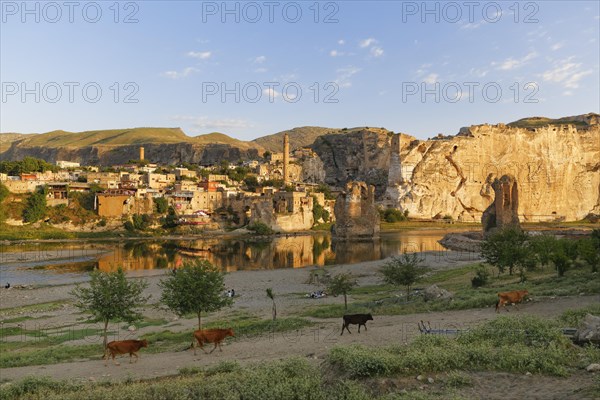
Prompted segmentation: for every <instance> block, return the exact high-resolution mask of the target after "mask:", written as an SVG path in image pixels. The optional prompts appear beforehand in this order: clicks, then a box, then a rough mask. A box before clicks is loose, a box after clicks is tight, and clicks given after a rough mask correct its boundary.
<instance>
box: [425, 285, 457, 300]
mask: <svg viewBox="0 0 600 400" xmlns="http://www.w3.org/2000/svg"><path fill="white" fill-rule="evenodd" d="M453 297H454V295H453V294H452V293H450V292H449V291H447V290H446V289H443V288H440V287H438V286H437V285H431V286H429V287H428V288H426V289H425V290H424V291H423V298H424V299H425V301H431V300H452V298H453Z"/></svg>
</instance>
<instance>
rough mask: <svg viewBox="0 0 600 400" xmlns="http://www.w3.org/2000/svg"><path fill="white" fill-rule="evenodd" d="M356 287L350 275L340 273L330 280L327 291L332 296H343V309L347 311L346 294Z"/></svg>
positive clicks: (356, 283)
mask: <svg viewBox="0 0 600 400" xmlns="http://www.w3.org/2000/svg"><path fill="white" fill-rule="evenodd" d="M357 285H358V282H356V279H355V278H354V276H353V275H352V274H347V273H341V274H337V275H335V276H334V277H332V278H331V280H330V281H329V284H328V285H327V291H328V292H329V293H330V294H332V295H334V296H338V295H344V309H346V310H347V309H348V293H350V291H351V290H352V288H354V287H355V286H357Z"/></svg>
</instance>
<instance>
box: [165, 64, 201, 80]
mask: <svg viewBox="0 0 600 400" xmlns="http://www.w3.org/2000/svg"><path fill="white" fill-rule="evenodd" d="M194 72H200V70H199V69H197V68H194V67H187V68H184V69H183V70H181V71H166V72H163V73H162V74H161V75H162V76H164V77H166V78H169V79H182V78H186V77H188V76H190V75H191V74H192V73H194Z"/></svg>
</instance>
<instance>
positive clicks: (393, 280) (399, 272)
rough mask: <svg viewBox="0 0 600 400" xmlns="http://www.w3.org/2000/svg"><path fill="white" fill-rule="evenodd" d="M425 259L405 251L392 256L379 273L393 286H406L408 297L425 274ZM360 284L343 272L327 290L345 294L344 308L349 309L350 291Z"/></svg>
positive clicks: (334, 293) (333, 293) (336, 293)
mask: <svg viewBox="0 0 600 400" xmlns="http://www.w3.org/2000/svg"><path fill="white" fill-rule="evenodd" d="M422 262H423V260H422V259H421V258H419V255H418V254H416V253H411V254H407V253H404V254H403V255H402V256H399V257H392V259H391V260H390V261H389V262H388V263H386V264H385V265H384V266H383V267H382V268H381V269H380V270H379V273H380V274H381V276H382V277H383V281H384V282H385V283H388V284H390V285H393V286H403V287H404V288H406V298H407V299H409V298H410V289H411V287H412V286H413V285H414V284H415V283H416V282H417V281H418V280H419V279H420V278H421V277H422V276H423V275H424V274H425V271H426V269H425V267H424V266H423V265H422ZM357 285H358V282H357V281H356V278H355V277H354V276H353V275H352V274H349V273H341V274H338V275H335V276H333V277H332V278H331V280H330V281H329V283H328V285H327V291H328V292H329V293H330V294H332V295H334V296H338V295H342V296H344V308H345V309H348V298H347V296H348V293H350V292H351V291H352V289H353V288H354V287H356V286H357Z"/></svg>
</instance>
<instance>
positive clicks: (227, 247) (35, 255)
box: [0, 230, 450, 285]
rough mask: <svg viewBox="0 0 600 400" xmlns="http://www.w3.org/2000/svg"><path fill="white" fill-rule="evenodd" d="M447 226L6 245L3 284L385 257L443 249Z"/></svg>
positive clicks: (0, 252) (1, 253)
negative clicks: (355, 235)
mask: <svg viewBox="0 0 600 400" xmlns="http://www.w3.org/2000/svg"><path fill="white" fill-rule="evenodd" d="M447 232H448V231H447V230H413V231H402V232H384V233H382V234H381V238H380V239H379V240H372V241H351V242H337V241H333V242H332V240H331V236H330V235H329V234H328V233H319V234H313V235H287V236H278V237H274V238H271V239H268V240H257V239H251V238H224V237H215V238H212V239H211V238H208V239H206V238H203V239H197V240H124V241H122V242H98V243H90V242H65V243H28V244H18V245H10V246H9V245H0V283H1V284H2V285H4V284H6V282H10V283H11V284H12V285H15V284H46V285H56V284H62V283H70V282H79V281H85V280H86V279H87V276H88V274H89V272H90V271H93V270H94V269H96V268H98V269H100V270H102V271H112V270H115V269H116V268H117V267H118V266H123V268H124V269H125V270H126V271H127V272H128V274H129V275H131V276H144V275H148V274H152V273H157V271H156V270H166V269H168V268H176V267H178V266H180V265H182V264H183V263H184V262H186V261H189V260H193V259H206V260H209V261H210V262H211V263H213V264H215V265H217V266H219V267H220V268H221V269H223V270H224V271H228V272H230V271H236V270H259V269H275V268H302V267H306V266H325V265H333V264H350V263H358V262H362V261H372V260H379V259H382V258H387V257H390V256H394V255H398V254H402V253H403V252H409V253H410V252H417V251H438V252H439V255H440V257H447V256H449V254H450V253H448V252H446V251H445V250H444V249H443V248H442V247H441V246H440V244H439V243H438V240H440V239H441V238H442V237H443V236H444V235H445V234H446V233H447Z"/></svg>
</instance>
